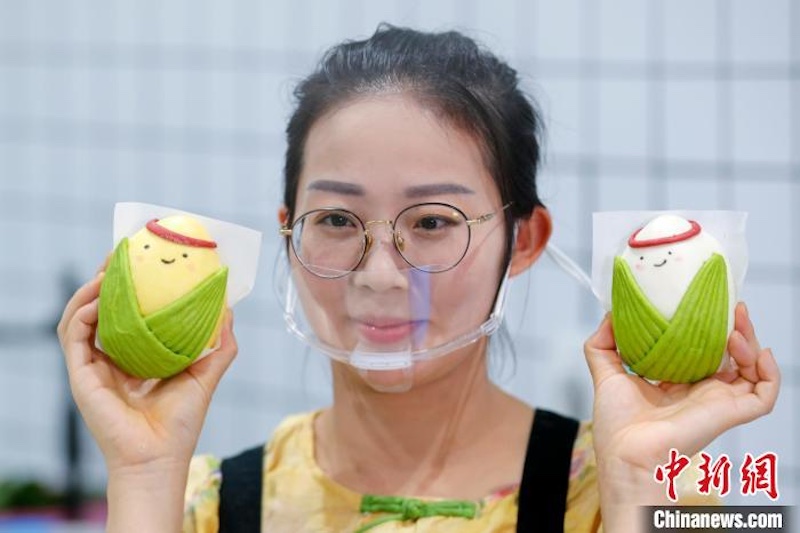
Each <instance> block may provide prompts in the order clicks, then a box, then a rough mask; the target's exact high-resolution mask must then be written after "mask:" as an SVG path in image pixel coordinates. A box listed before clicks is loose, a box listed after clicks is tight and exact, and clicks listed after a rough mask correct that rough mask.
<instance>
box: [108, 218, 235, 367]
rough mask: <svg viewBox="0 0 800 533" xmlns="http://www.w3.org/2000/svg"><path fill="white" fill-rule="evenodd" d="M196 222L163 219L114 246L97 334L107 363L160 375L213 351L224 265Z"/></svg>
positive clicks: (224, 280) (222, 294)
mask: <svg viewBox="0 0 800 533" xmlns="http://www.w3.org/2000/svg"><path fill="white" fill-rule="evenodd" d="M215 248H216V243H214V242H213V241H211V240H210V239H208V238H207V234H206V233H205V230H204V229H203V228H202V226H200V225H199V223H198V222H197V221H195V220H194V219H191V218H189V217H184V216H176V217H169V218H166V219H164V220H161V221H151V222H149V223H148V225H147V227H146V228H143V229H142V230H141V231H140V232H139V233H137V234H136V235H134V236H133V237H131V238H130V239H127V238H125V239H122V240H121V241H120V243H119V244H118V245H117V247H116V249H115V250H114V253H113V255H112V257H111V260H110V262H109V265H108V268H107V269H106V274H105V277H104V278H103V283H102V286H101V288H100V307H99V317H98V327H97V335H98V337H99V339H100V342H101V344H102V347H103V351H104V352H106V353H107V354H108V356H109V357H110V358H111V360H112V361H114V363H115V364H116V365H117V366H119V367H120V368H121V369H122V370H124V371H125V372H127V373H128V374H131V375H133V376H137V377H140V378H166V377H169V376H172V375H175V374H177V373H179V372H181V371H182V370H184V369H185V368H186V367H188V366H189V365H191V364H192V363H193V362H194V361H195V360H196V359H197V357H198V356H199V355H200V354H201V353H202V352H203V350H205V349H206V348H209V347H211V346H213V345H214V344H215V342H216V340H217V337H218V334H219V328H220V326H221V323H222V317H223V315H224V310H225V289H226V286H227V279H228V268H227V267H223V266H222V265H221V264H220V261H219V257H218V254H217V252H216V250H215Z"/></svg>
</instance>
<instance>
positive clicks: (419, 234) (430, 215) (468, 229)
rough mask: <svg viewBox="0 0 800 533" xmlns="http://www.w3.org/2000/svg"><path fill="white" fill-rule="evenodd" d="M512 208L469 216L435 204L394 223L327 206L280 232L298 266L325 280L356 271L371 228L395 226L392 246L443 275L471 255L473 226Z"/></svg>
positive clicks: (416, 265)
mask: <svg viewBox="0 0 800 533" xmlns="http://www.w3.org/2000/svg"><path fill="white" fill-rule="evenodd" d="M510 205H511V203H508V204H506V205H504V206H503V207H501V208H500V209H498V210H496V211H492V212H491V213H486V214H483V215H480V216H478V217H476V218H467V215H465V214H464V212H463V211H461V210H460V209H458V208H457V207H453V206H452V205H449V204H443V203H436V202H431V203H423V204H416V205H412V206H410V207H406V208H405V209H403V210H402V211H400V213H399V214H398V215H397V216H396V217H395V219H394V221H392V220H369V221H367V222H362V220H361V219H360V218H358V216H356V215H355V213H352V212H351V211H348V210H346V209H339V208H336V207H324V208H321V209H314V210H313V211H309V212H308V213H305V214H303V215H301V216H300V217H298V218H297V219H296V220H295V221H294V223H293V224H292V225H291V227H290V226H288V225H284V226H282V227H281V228H280V230H279V233H280V235H283V236H285V237H287V238H289V239H290V242H291V245H292V250H293V251H294V254H295V256H296V257H297V260H298V261H300V264H302V265H303V267H305V268H306V269H307V270H308V271H309V272H311V273H312V274H315V275H317V276H319V277H321V278H331V279H332V278H340V277H342V276H345V275H347V274H349V273H350V272H352V271H353V270H355V269H356V268H358V265H360V264H361V262H362V261H363V260H364V257H365V256H366V255H367V253H368V252H369V250H370V249H371V247H372V245H373V243H374V242H375V237H374V234H373V228H374V227H375V226H377V225H381V224H387V225H389V226H390V227H391V233H392V241H393V243H394V246H395V248H396V249H397V251H398V253H399V254H400V256H401V257H402V258H403V260H405V262H406V263H408V264H409V265H410V266H412V267H414V268H416V269H418V270H422V271H424V272H432V273H433V272H444V271H446V270H450V269H451V268H453V267H455V266H456V265H458V263H460V262H461V260H462V259H463V258H464V256H465V255H467V250H468V249H469V243H470V239H471V236H472V226H476V225H479V224H483V223H484V222H487V221H489V220H491V219H493V218H494V217H495V215H496V214H497V213H500V212H502V211H505V210H506V209H507V208H508V207H509V206H510Z"/></svg>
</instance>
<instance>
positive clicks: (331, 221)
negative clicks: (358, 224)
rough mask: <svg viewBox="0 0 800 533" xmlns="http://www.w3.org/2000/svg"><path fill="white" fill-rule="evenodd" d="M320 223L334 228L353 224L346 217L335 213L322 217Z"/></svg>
mask: <svg viewBox="0 0 800 533" xmlns="http://www.w3.org/2000/svg"><path fill="white" fill-rule="evenodd" d="M320 223H321V224H325V225H328V226H333V227H335V228H344V227H347V226H352V225H353V222H352V221H351V220H350V219H349V218H348V217H346V216H345V215H340V214H336V213H334V214H331V215H328V216H326V217H324V218H323V219H322V220H320Z"/></svg>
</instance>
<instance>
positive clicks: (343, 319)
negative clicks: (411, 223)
mask: <svg viewBox="0 0 800 533" xmlns="http://www.w3.org/2000/svg"><path fill="white" fill-rule="evenodd" d="M423 202H440V203H446V204H450V205H452V206H454V207H457V208H458V209H460V210H461V211H462V212H463V213H464V214H465V215H466V217H467V218H469V219H473V218H476V217H478V216H481V215H484V214H487V213H492V212H496V215H495V217H494V218H492V219H491V220H489V221H487V222H484V223H481V224H477V225H474V226H472V228H471V241H470V243H469V248H468V250H467V253H466V255H465V256H464V258H463V259H462V260H461V262H459V263H458V264H457V265H456V266H455V267H454V268H452V269H450V270H447V271H445V272H439V273H433V274H423V273H420V272H419V271H417V270H414V269H411V267H410V266H409V265H408V263H406V261H404V259H403V257H402V256H401V255H400V254H399V252H398V251H397V249H396V248H395V246H394V244H393V241H392V233H391V226H390V224H385V223H377V224H374V225H370V231H371V232H372V234H373V238H374V240H375V242H374V244H373V245H372V246H371V247H370V248H369V250H368V252H367V255H366V256H365V257H364V259H363V261H362V262H361V264H359V266H358V268H357V269H356V270H355V271H353V272H352V273H351V274H349V275H346V276H344V277H341V278H338V279H323V278H320V277H318V276H315V275H314V274H312V273H311V272H309V271H308V270H306V269H305V268H303V266H301V265H300V264H299V262H298V260H297V258H296V257H295V256H294V254H291V261H292V273H293V274H292V275H293V278H294V280H295V284H296V285H297V288H298V294H299V296H300V299H301V303H302V306H303V309H304V311H305V314H306V317H307V319H308V322H309V323H310V325H311V327H312V328H313V329H314V331H315V333H316V335H317V336H318V337H320V338H321V339H322V340H324V341H326V342H328V343H330V344H334V345H335V346H338V347H341V348H344V349H346V350H352V349H356V348H361V349H364V350H367V351H372V352H376V351H377V352H399V351H402V350H403V349H407V348H408V347H412V348H413V349H419V348H421V347H430V346H434V345H439V344H442V343H445V342H448V341H450V340H452V339H454V338H455V337H457V336H458V335H461V334H464V333H466V332H469V331H470V330H473V329H474V328H476V327H477V326H479V325H480V324H481V323H482V322H484V321H485V320H486V319H487V317H488V315H489V313H490V312H491V309H492V306H493V304H494V297H495V294H496V291H497V288H498V284H499V282H500V279H501V275H502V272H501V269H502V265H501V262H502V258H503V252H504V246H505V238H504V231H503V220H504V216H503V213H502V212H501V208H502V203H501V199H500V196H499V193H498V191H497V188H496V186H495V185H494V182H493V180H492V177H491V175H490V173H489V171H488V170H487V168H486V166H485V163H484V158H483V155H482V153H481V148H480V146H479V144H478V142H477V141H476V140H475V139H474V138H473V137H472V136H471V135H470V134H468V133H466V132H464V131H463V130H461V129H458V128H455V127H453V126H451V125H450V124H448V123H447V122H446V121H444V120H442V119H441V118H439V117H437V116H436V115H435V114H434V113H433V112H432V111H429V110H427V109H425V108H424V107H422V106H420V105H419V104H417V102H416V101H415V100H414V99H413V97H411V96H408V95H402V94H392V95H380V96H371V97H365V98H361V99H357V100H355V101H353V102H350V103H348V104H346V105H345V106H343V107H340V108H337V109H335V110H334V111H333V112H330V113H328V114H326V115H324V116H323V117H321V118H320V119H318V120H317V122H316V123H315V124H314V125H313V127H312V128H311V130H310V132H309V135H308V138H307V140H306V145H305V151H304V161H303V171H302V174H301V176H300V179H299V181H298V191H297V205H296V208H295V219H296V218H298V217H299V216H302V215H303V214H304V213H307V212H309V211H312V210H315V209H320V208H329V207H336V208H342V209H346V210H348V211H351V212H352V213H354V214H356V215H357V216H358V217H359V218H360V219H361V220H362V221H363V222H367V221H392V220H394V219H395V217H396V216H397V215H398V214H399V213H400V212H401V211H403V210H404V209H405V208H407V207H409V206H411V205H414V204H419V203H423ZM314 220H315V222H314V223H315V224H321V225H322V226H321V227H322V228H323V229H324V230H329V229H330V227H329V226H328V225H333V226H335V227H337V228H335V229H336V231H338V230H339V229H341V227H340V226H342V225H347V224H348V222H347V221H345V220H342V219H341V218H339V219H331V218H325V217H324V215H323V217H321V218H316V219H314ZM310 224H311V223H309V227H310ZM438 224H441V221H439V222H437V221H436V220H435V219H425V220H424V221H423V222H422V224H418V226H420V225H422V226H424V229H425V230H429V229H430V228H436V227H437V225H438ZM348 231H349V230H348ZM408 241H409V242H410V241H411V239H408ZM309 248H310V247H309ZM415 249H418V248H415ZM309 253H310V252H309ZM429 253H432V252H429ZM334 255H336V254H334ZM476 346H485V344H484V343H478V344H477V345H473V348H472V349H473V351H474V349H475V347H476ZM466 352H469V350H466V351H465V350H461V351H460V356H456V357H453V356H446V357H441V358H438V359H434V360H431V361H427V362H424V363H418V364H416V365H415V366H414V370H413V374H414V375H413V380H414V382H415V383H417V384H418V383H420V382H424V381H430V380H432V379H435V377H436V376H441V375H443V374H444V373H447V372H448V371H449V369H452V368H454V367H455V365H457V364H458V362H459V361H461V360H463V358H464V357H465V356H466V355H467V353H466ZM384 374H385V376H384V377H385V378H386V379H389V380H390V381H391V377H390V374H391V373H384ZM389 385H391V384H389Z"/></svg>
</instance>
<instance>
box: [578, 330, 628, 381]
mask: <svg viewBox="0 0 800 533" xmlns="http://www.w3.org/2000/svg"><path fill="white" fill-rule="evenodd" d="M583 351H584V355H585V356H586V363H587V364H588V365H589V373H590V374H591V375H592V381H593V382H594V384H595V386H596V385H598V384H599V383H600V382H601V381H603V380H604V379H605V378H606V377H608V376H611V375H615V374H619V373H625V368H624V367H623V366H622V360H621V359H620V357H619V354H617V350H616V344H615V342H614V332H613V330H612V328H611V320H610V318H609V316H608V315H606V317H605V318H604V319H603V321H602V322H601V323H600V326H599V327H598V328H597V331H596V332H595V333H594V335H592V336H591V337H590V338H589V339H588V340H587V341H586V343H585V344H584V345H583Z"/></svg>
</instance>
